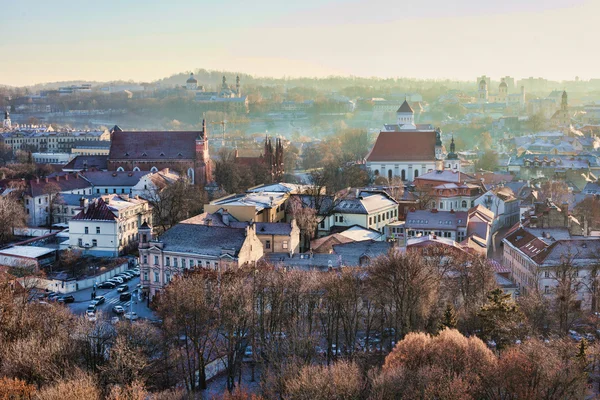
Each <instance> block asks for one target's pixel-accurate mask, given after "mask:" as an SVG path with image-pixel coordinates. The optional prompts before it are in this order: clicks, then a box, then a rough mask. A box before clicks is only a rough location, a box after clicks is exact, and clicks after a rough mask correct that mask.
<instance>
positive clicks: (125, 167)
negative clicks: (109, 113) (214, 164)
mask: <svg viewBox="0 0 600 400" xmlns="http://www.w3.org/2000/svg"><path fill="white" fill-rule="evenodd" d="M110 136H111V137H110V139H111V144H110V152H109V154H108V170H109V171H160V170H161V169H163V168H170V169H172V170H174V171H178V172H181V173H185V174H187V175H188V177H189V178H190V180H191V181H192V182H193V183H194V184H197V185H205V184H206V183H208V182H211V181H212V169H211V161H210V157H209V154H208V132H207V130H206V121H202V130H201V131H123V130H122V129H121V128H119V127H118V126H115V127H114V128H113V129H112V130H111V135H110Z"/></svg>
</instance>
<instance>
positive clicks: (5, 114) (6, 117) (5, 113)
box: [2, 111, 12, 129]
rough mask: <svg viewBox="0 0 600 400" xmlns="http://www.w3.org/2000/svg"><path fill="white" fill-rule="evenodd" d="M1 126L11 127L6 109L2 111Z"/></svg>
mask: <svg viewBox="0 0 600 400" xmlns="http://www.w3.org/2000/svg"><path fill="white" fill-rule="evenodd" d="M2 128H4V129H11V128H12V123H11V122H10V114H9V113H8V111H4V121H2Z"/></svg>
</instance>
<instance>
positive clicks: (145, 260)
mask: <svg viewBox="0 0 600 400" xmlns="http://www.w3.org/2000/svg"><path fill="white" fill-rule="evenodd" d="M143 260H144V261H143V263H144V264H148V256H147V255H146V254H144V258H143Z"/></svg>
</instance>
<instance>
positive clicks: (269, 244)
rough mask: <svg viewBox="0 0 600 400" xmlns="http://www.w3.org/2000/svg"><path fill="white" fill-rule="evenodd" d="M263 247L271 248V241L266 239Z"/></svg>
mask: <svg viewBox="0 0 600 400" xmlns="http://www.w3.org/2000/svg"><path fill="white" fill-rule="evenodd" d="M265 248H266V249H270V248H271V241H270V240H267V241H266V242H265Z"/></svg>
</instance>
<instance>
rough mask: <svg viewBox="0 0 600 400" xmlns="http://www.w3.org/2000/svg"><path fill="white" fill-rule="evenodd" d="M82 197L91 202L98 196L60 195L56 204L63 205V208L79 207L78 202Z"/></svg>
mask: <svg viewBox="0 0 600 400" xmlns="http://www.w3.org/2000/svg"><path fill="white" fill-rule="evenodd" d="M82 197H83V198H86V199H88V200H93V199H95V198H97V197H98V196H94V195H81V194H67V193H61V194H60V195H58V196H57V198H56V201H57V203H58V204H63V205H65V206H79V205H80V204H81V203H80V200H81V198H82Z"/></svg>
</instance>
